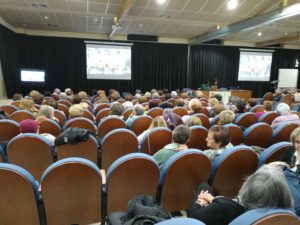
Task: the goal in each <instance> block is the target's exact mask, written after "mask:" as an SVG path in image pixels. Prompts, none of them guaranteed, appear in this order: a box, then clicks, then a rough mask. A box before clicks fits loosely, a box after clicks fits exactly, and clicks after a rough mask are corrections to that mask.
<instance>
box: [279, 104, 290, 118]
mask: <svg viewBox="0 0 300 225" xmlns="http://www.w3.org/2000/svg"><path fill="white" fill-rule="evenodd" d="M276 111H277V112H278V113H279V114H280V115H281V116H282V115H287V114H290V112H291V109H290V107H289V105H288V104H286V103H279V104H278V106H277V107H276Z"/></svg>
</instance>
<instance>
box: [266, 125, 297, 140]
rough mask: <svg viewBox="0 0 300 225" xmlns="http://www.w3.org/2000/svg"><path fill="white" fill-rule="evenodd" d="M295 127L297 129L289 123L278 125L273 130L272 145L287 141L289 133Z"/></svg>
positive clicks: (295, 126)
mask: <svg viewBox="0 0 300 225" xmlns="http://www.w3.org/2000/svg"><path fill="white" fill-rule="evenodd" d="M297 127H298V124H295V123H291V122H285V123H282V124H279V125H278V126H277V127H276V128H275V129H274V130H273V139H272V143H278V142H281V141H289V140H290V135H291V133H292V132H293V130H295V129H296V128H297Z"/></svg>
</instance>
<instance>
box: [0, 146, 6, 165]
mask: <svg viewBox="0 0 300 225" xmlns="http://www.w3.org/2000/svg"><path fill="white" fill-rule="evenodd" d="M2 162H7V158H6V155H5V152H4V151H3V148H2V147H1V145H0V163H2Z"/></svg>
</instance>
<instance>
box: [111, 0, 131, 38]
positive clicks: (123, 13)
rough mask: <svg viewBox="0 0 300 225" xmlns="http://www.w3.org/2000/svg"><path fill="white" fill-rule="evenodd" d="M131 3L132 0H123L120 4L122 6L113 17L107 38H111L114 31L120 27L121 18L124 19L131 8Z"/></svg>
mask: <svg viewBox="0 0 300 225" xmlns="http://www.w3.org/2000/svg"><path fill="white" fill-rule="evenodd" d="M132 5H133V0H123V4H122V7H121V10H120V12H119V13H118V15H117V16H116V17H115V18H114V23H113V26H112V31H111V33H110V34H109V39H112V37H113V36H114V34H115V33H116V31H117V30H119V29H120V28H121V26H122V24H123V20H124V19H125V17H126V15H127V13H128V12H129V10H130V9H131V7H132Z"/></svg>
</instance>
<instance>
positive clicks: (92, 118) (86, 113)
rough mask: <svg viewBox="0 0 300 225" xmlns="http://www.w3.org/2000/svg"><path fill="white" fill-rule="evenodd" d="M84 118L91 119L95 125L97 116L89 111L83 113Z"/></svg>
mask: <svg viewBox="0 0 300 225" xmlns="http://www.w3.org/2000/svg"><path fill="white" fill-rule="evenodd" d="M83 117H84V118H87V119H89V120H90V121H92V122H93V123H95V116H94V115H93V114H92V113H91V112H90V111H88V110H84V111H83Z"/></svg>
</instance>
